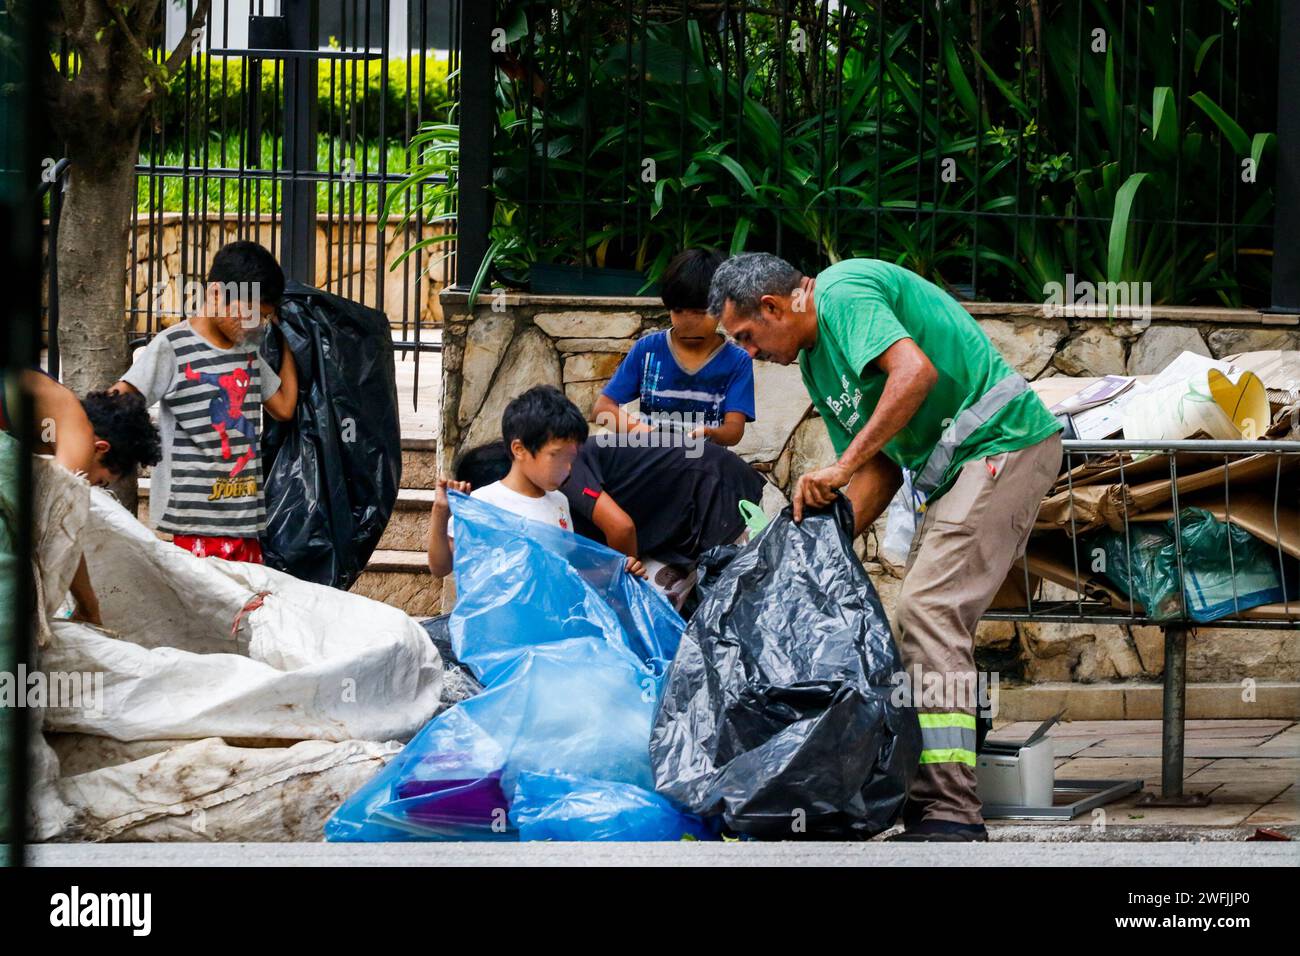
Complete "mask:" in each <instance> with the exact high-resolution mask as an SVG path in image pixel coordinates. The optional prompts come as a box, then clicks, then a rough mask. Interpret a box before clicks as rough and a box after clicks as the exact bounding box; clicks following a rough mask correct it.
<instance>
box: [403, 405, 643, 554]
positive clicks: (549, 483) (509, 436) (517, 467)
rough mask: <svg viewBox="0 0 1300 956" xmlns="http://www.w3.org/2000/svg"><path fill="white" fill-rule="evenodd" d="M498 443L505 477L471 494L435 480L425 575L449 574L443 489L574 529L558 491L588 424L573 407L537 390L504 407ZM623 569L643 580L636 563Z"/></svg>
mask: <svg viewBox="0 0 1300 956" xmlns="http://www.w3.org/2000/svg"><path fill="white" fill-rule="evenodd" d="M501 439H502V442H503V444H504V445H505V447H506V448H507V449H509V452H510V457H511V462H510V471H509V473H508V474H507V475H506V476H505V477H504V478H502V479H501V480H500V481H494V482H492V483H491V484H488V485H484V486H482V487H480V488H475V489H474V490H473V491H472V492H471V491H470V485H469V482H465V481H454V480H452V479H449V478H446V477H440V478H439V479H438V484H437V492H436V493H435V495H434V501H433V511H432V513H431V515H430V521H429V544H428V552H429V570H430V571H431V572H432V573H433V575H434V577H438V578H444V577H446V576H447V575H448V574H450V573H451V571H452V565H453V552H454V541H453V538H454V535H455V525H454V522H453V520H452V517H451V507H450V505H449V503H448V501H447V489H448V488H453V489H455V490H457V491H462V492H470V493H471V494H472V496H473V497H475V498H480V499H482V500H483V501H486V502H488V503H489V504H493V505H496V506H497V507H498V508H502V509H504V510H506V511H509V512H511V513H512V514H517V515H520V516H522V517H524V518H528V519H530V520H532V521H540V522H542V523H544V524H550V525H558V526H559V527H561V528H563V529H564V530H565V531H572V530H573V518H572V516H571V515H570V513H569V499H568V498H566V497H565V496H564V495H562V494H561V493H560V492H559V490H558V489H559V487H560V485H562V484H564V479H566V478H568V477H569V469H570V468H572V467H573V460H574V459H575V458H576V457H577V456H578V449H579V448H580V447H581V446H582V443H583V442H584V441H586V440H587V421H586V419H585V418H584V417H583V414H582V412H580V411H579V410H578V406H576V405H574V404H573V402H571V401H569V399H568V398H566V397H565V395H564V393H563V392H561V391H560V390H559V389H558V388H554V387H553V386H550V385H536V386H534V387H533V388H530V389H529V390H528V391H526V392H524V393H523V394H522V395H520V396H518V397H517V398H515V399H514V400H512V401H511V402H510V404H509V405H507V406H506V410H505V413H504V414H502V416H501ZM627 569H628V571H630V572H631V573H633V574H636V575H639V576H641V577H645V569H644V568H642V567H641V562H640V561H638V560H637V559H636V558H632V557H629V558H628V559H627Z"/></svg>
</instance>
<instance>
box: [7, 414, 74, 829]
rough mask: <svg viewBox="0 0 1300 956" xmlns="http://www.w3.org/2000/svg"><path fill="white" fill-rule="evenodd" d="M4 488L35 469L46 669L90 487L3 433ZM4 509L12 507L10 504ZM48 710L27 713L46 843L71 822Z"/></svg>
mask: <svg viewBox="0 0 1300 956" xmlns="http://www.w3.org/2000/svg"><path fill="white" fill-rule="evenodd" d="M0 446H2V447H0V459H2V460H3V470H4V479H3V482H2V484H3V487H4V488H5V489H7V490H16V489H17V487H18V481H17V477H16V476H17V472H16V470H15V469H17V468H20V467H24V466H25V465H26V464H27V463H28V462H30V466H31V476H32V501H31V531H32V583H33V585H34V587H35V589H36V605H35V610H36V613H35V614H34V615H33V627H32V632H33V634H32V637H33V640H32V642H31V644H30V645H29V646H28V655H29V658H28V659H29V660H30V661H31V669H32V670H40V669H41V667H42V666H43V654H44V645H45V644H47V643H48V642H49V640H50V638H51V634H50V619H51V617H52V616H53V614H54V612H55V611H56V610H57V609H58V607H59V605H60V604H61V603H62V602H63V598H64V596H65V594H66V593H67V590H68V587H69V586H70V585H71V583H72V578H73V575H74V574H75V573H76V570H77V565H78V563H79V562H80V560H81V549H80V546H79V545H78V543H77V542H78V539H79V538H80V536H81V534H82V532H83V531H84V529H85V526H86V522H87V521H88V518H89V513H90V485H89V484H88V483H87V481H86V479H85V478H84V477H82V476H79V475H75V474H73V473H72V472H70V471H68V470H67V469H66V468H64V467H63V466H62V465H60V464H58V463H57V462H56V461H54V459H53V458H49V457H47V456H34V457H33V456H23V455H22V454H21V449H20V448H19V447H18V443H17V442H16V441H14V440H13V438H12V436H10V435H9V434H8V433H0ZM4 507H6V508H8V507H9V502H8V501H7V500H6V501H5V504H4ZM44 721H45V711H44V708H41V707H32V708H30V712H29V714H28V725H27V728H28V747H27V780H28V794H27V834H28V838H29V839H32V840H46V839H51V838H53V837H55V836H57V835H58V834H59V833H62V832H63V831H64V829H65V828H66V827H67V826H68V823H69V821H70V820H71V819H72V810H71V808H69V807H67V806H66V805H64V803H63V802H62V800H60V799H59V795H58V790H57V788H56V787H55V785H54V784H55V781H57V780H58V778H59V773H60V771H59V761H58V758H57V757H56V756H55V753H54V751H53V750H51V749H50V747H49V745H48V744H47V743H46V742H45V736H44V734H42V733H41V728H42V727H43V725H44Z"/></svg>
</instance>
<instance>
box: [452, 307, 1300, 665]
mask: <svg viewBox="0 0 1300 956" xmlns="http://www.w3.org/2000/svg"><path fill="white" fill-rule="evenodd" d="M442 307H443V313H444V315H445V317H446V319H445V324H444V328H443V379H442V381H443V406H442V407H443V410H444V411H443V420H442V434H441V440H440V447H439V456H440V457H439V461H440V465H441V466H442V467H443V469H444V470H446V469H448V468H449V466H450V463H451V461H452V460H453V459H454V456H455V454H456V453H457V452H458V451H460V450H461V449H463V448H470V447H473V446H475V445H478V444H480V443H482V442H485V441H490V440H492V439H494V438H496V437H499V434H500V431H499V430H500V421H501V412H502V411H503V409H504V408H505V405H506V403H507V402H508V401H509V400H510V399H511V398H512V397H513V396H515V395H517V394H518V393H519V392H521V391H522V390H523V389H525V388H527V387H528V386H530V385H535V384H540V383H545V384H550V385H556V386H559V387H563V388H564V390H565V392H566V393H567V394H568V395H569V397H570V398H571V399H572V400H573V401H574V402H575V403H576V404H577V405H578V406H579V407H580V408H581V409H582V410H583V411H584V412H589V411H590V409H591V407H592V404H593V403H594V401H595V399H596V396H597V395H598V394H599V393H600V390H601V388H602V387H603V386H604V384H605V383H606V382H607V381H608V380H609V377H610V376H611V375H612V374H613V372H614V369H615V368H616V367H617V366H618V363H619V362H620V361H621V360H622V357H623V355H624V354H626V353H627V351H628V350H629V349H630V348H631V346H632V343H633V342H634V341H635V340H636V338H637V337H638V336H639V335H642V334H644V333H646V332H648V331H651V330H653V329H659V328H664V327H666V326H667V324H668V316H667V313H666V312H665V311H664V309H663V307H662V305H660V303H659V302H658V300H655V299H641V298H638V299H622V298H620V299H605V298H576V297H568V296H565V297H554V296H526V295H498V296H496V297H495V298H493V297H491V296H482V297H480V299H479V301H478V302H477V303H476V304H475V308H474V310H473V313H472V314H471V313H470V312H469V310H468V309H467V307H466V297H465V296H464V295H463V294H460V293H453V292H450V291H448V292H444V293H443V294H442ZM967 308H968V309H969V311H970V312H971V313H972V315H974V316H975V318H976V319H977V321H979V323H980V325H981V327H982V328H983V329H984V330H985V332H986V333H987V334H988V335H989V338H990V339H991V340H992V341H993V343H994V345H996V346H997V347H998V349H999V350H1000V351H1001V352H1002V354H1003V355H1004V356H1005V357H1006V358H1007V360H1008V361H1009V362H1010V363H1011V364H1012V365H1013V366H1014V367H1015V368H1016V369H1017V370H1018V371H1019V372H1020V373H1021V374H1023V375H1024V376H1025V377H1026V378H1029V379H1031V380H1032V379H1038V378H1044V377H1050V376H1053V375H1076V376H1093V375H1104V374H1108V373H1124V372H1127V373H1131V374H1144V373H1149V372H1155V371H1158V370H1159V369H1160V368H1162V367H1163V366H1164V365H1165V364H1166V363H1167V362H1168V361H1169V360H1170V359H1171V358H1173V357H1174V356H1175V355H1177V354H1178V353H1179V352H1182V351H1184V350H1191V351H1194V352H1199V353H1201V354H1204V355H1214V356H1216V357H1217V356H1223V355H1230V354H1233V353H1236V352H1244V351H1254V350H1257V349H1276V348H1291V349H1300V329H1298V328H1297V327H1296V325H1295V322H1294V317H1272V316H1270V317H1265V316H1261V315H1260V314H1258V313H1256V312H1251V311H1246V310H1215V309H1190V308H1189V309H1165V310H1157V311H1156V312H1155V314H1154V315H1153V319H1152V322H1151V323H1150V325H1149V326H1146V327H1140V326H1135V325H1134V324H1132V323H1130V322H1126V321H1116V322H1113V323H1111V322H1107V321H1106V320H1104V319H1100V320H1094V319H1069V320H1067V319H1063V318H1050V317H1046V316H1044V315H1043V314H1042V309H1041V307H1038V306H1026V305H1005V304H993V303H972V304H970V305H968V307H967ZM1265 318H1269V319H1273V318H1280V319H1281V320H1282V321H1283V322H1287V321H1288V319H1289V320H1290V321H1289V324H1278V325H1273V324H1265V323H1264V321H1263V320H1264V319H1265ZM754 372H755V390H756V400H757V420H756V421H754V422H752V423H750V425H749V426H748V427H747V428H746V430H745V437H744V440H743V441H742V442H741V444H740V445H738V446H737V447H736V449H735V450H736V451H737V452H738V453H739V454H740V455H741V456H742V457H744V458H745V459H746V460H748V461H750V462H752V463H753V465H754V467H755V468H756V469H757V470H758V471H760V472H762V473H763V475H764V477H765V478H766V479H767V488H766V492H765V500H764V506H765V509H766V510H769V511H773V510H775V509H776V508H778V507H781V506H783V505H784V504H785V503H786V500H787V497H786V496H787V495H788V493H789V490H790V488H791V487H792V486H793V484H794V482H795V481H797V480H798V478H799V476H800V475H802V474H803V473H804V472H806V471H809V470H812V469H815V468H819V467H822V466H823V465H826V464H829V463H830V462H831V461H833V460H834V452H833V450H832V448H831V444H830V439H829V437H828V436H827V433H826V428H825V426H824V425H823V423H822V421H821V419H820V418H819V417H818V416H817V414H816V413H815V412H814V411H813V408H812V403H811V401H810V400H809V399H808V396H807V393H806V392H805V391H804V388H803V385H802V382H801V380H800V376H799V370H798V368H797V367H796V366H790V367H782V366H778V365H772V364H769V363H765V362H757V363H755V370H754ZM883 534H884V521H883V519H882V520H881V521H880V522H877V525H876V526H875V527H873V528H872V529H870V530H869V531H868V532H867V533H866V534H864V535H863V538H862V540H861V541H860V542H859V543H858V547H859V553H860V555H861V556H862V558H863V560H864V564H865V566H866V568H867V570H868V572H869V573H870V575H871V577H872V580H873V581H874V582H875V585H876V588H877V590H878V591H879V592H880V595H881V598H882V600H883V601H884V603H885V606H886V609H887V610H889V611H890V612H891V614H892V609H893V606H894V602H895V600H896V598H897V594H898V590H899V587H900V585H901V580H900V578H899V576H898V574H897V571H896V569H893V568H891V567H890V566H889V565H888V564H887V563H886V562H884V561H882V560H881V559H880V557H879V554H878V542H879V540H880V539H881V537H882V536H883ZM1163 650H1164V644H1163V637H1162V634H1161V632H1160V630H1159V628H1154V627H1136V628H1128V627H1119V626H1112V625H1102V626H1096V625H1092V626H1083V625H1072V624H1048V623H1042V624H1039V623H1026V624H1014V623H1009V622H985V623H983V624H981V625H980V630H979V634H978V653H979V657H980V662H981V665H982V666H984V667H987V668H989V669H994V670H997V671H999V672H1001V673H1002V674H1003V675H1005V676H1007V677H1023V678H1024V679H1025V680H1027V681H1030V682H1046V681H1081V682H1094V681H1107V680H1115V679H1124V678H1145V679H1152V678H1155V677H1158V676H1159V675H1160V674H1161V673H1162V671H1163V668H1164V661H1163ZM1188 674H1189V678H1190V679H1191V680H1195V681H1236V680H1240V679H1241V678H1243V677H1253V678H1255V679H1256V680H1295V679H1297V677H1298V676H1300V633H1297V632H1294V631H1291V632H1287V631H1241V630H1227V629H1220V630H1215V629H1206V630H1201V631H1199V632H1198V633H1197V634H1196V636H1195V637H1194V638H1193V639H1192V640H1191V642H1190V644H1189V650H1188Z"/></svg>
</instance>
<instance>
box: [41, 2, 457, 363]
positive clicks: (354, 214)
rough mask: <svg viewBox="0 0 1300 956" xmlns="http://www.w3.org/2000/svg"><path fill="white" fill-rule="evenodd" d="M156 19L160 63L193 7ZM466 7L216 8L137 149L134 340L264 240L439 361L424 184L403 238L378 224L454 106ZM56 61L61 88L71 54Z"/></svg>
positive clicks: (435, 263) (443, 279) (407, 205)
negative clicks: (430, 124)
mask: <svg viewBox="0 0 1300 956" xmlns="http://www.w3.org/2000/svg"><path fill="white" fill-rule="evenodd" d="M159 7H160V11H159V15H160V16H161V17H163V18H165V23H164V28H163V30H162V32H161V39H160V42H159V44H158V45H157V47H156V49H155V50H154V56H155V59H156V60H157V61H159V62H161V61H162V59H164V58H165V57H166V55H167V52H168V50H169V49H170V48H172V47H174V46H175V44H176V42H177V39H178V35H177V34H178V31H179V30H182V29H183V28H184V25H185V24H186V23H188V21H189V19H190V17H191V15H192V14H193V11H194V8H195V0H185V2H183V3H180V4H174V3H171V2H170V0H169V2H167V3H162V4H160V5H159ZM459 10H460V3H459V2H458V0H215V2H214V3H213V4H212V10H211V12H210V14H209V16H208V18H207V20H206V23H205V25H204V27H203V31H202V34H201V37H200V39H199V42H198V43H197V44H196V47H195V50H194V52H193V53H192V55H191V57H190V59H189V61H188V63H187V64H186V65H185V67H184V68H183V69H182V70H181V71H179V72H178V73H177V74H176V75H175V77H174V78H173V81H172V82H171V84H170V87H169V95H168V97H167V99H166V103H165V106H164V109H163V111H162V113H161V115H160V116H159V117H158V118H157V119H156V121H155V122H153V123H151V124H150V125H149V126H148V127H147V128H146V129H145V130H144V132H143V134H142V137H141V145H140V159H139V162H138V164H137V166H136V186H137V196H138V204H137V206H138V213H137V216H136V218H135V220H134V221H133V222H130V223H128V229H129V236H130V251H129V257H130V263H131V265H128V268H127V272H126V275H125V289H126V297H127V298H126V301H127V307H126V314H127V319H128V329H129V332H128V334H129V336H130V338H131V342H132V344H133V345H136V344H141V343H143V342H144V341H147V340H148V339H149V338H150V337H151V336H152V335H154V334H155V333H157V332H158V331H159V330H160V329H161V328H163V327H164V326H165V325H166V324H169V323H170V322H172V321H176V320H177V319H178V318H180V317H181V316H182V314H183V313H184V311H185V309H186V307H187V300H192V298H193V290H194V288H195V287H196V286H197V285H198V284H200V283H202V281H203V279H204V277H205V275H206V272H207V268H208V266H209V264H210V263H211V260H212V257H213V256H214V255H215V254H216V252H217V250H218V249H219V248H220V246H221V245H223V244H224V243H226V242H229V241H233V240H235V239H252V240H255V241H258V242H261V243H262V244H263V245H265V246H267V247H268V248H270V249H271V250H272V251H273V252H275V253H276V254H277V256H278V257H279V258H280V261H281V264H282V265H283V267H284V269H285V273H286V275H287V276H288V277H289V278H291V279H297V280H299V281H302V282H304V283H307V284H309V285H315V286H318V287H321V288H324V289H326V290H328V291H332V292H335V293H336V294H339V295H342V296H344V297H346V298H350V299H354V300H357V301H361V302H364V303H366V304H368V305H371V306H373V307H375V308H377V309H380V310H381V311H385V312H387V313H388V316H389V319H390V322H391V324H392V325H393V327H394V330H395V340H396V341H397V342H398V345H399V348H400V349H401V350H402V351H403V353H406V354H409V353H411V352H415V353H416V354H417V355H418V353H419V352H421V351H428V350H436V349H438V348H440V345H439V344H438V339H437V338H436V336H433V335H432V334H431V327H432V326H433V325H434V324H436V317H437V316H436V292H437V291H438V289H440V288H441V287H442V285H444V284H446V283H447V282H448V281H449V280H450V277H451V266H450V262H449V261H446V262H444V261H440V259H441V257H443V256H444V255H445V253H442V252H438V251H433V252H430V251H427V250H426V249H423V248H418V247H417V248H414V251H413V252H410V250H412V248H413V247H416V246H417V243H418V242H419V240H420V239H421V238H424V237H426V236H427V235H429V234H430V232H431V231H436V230H437V229H438V228H441V227H439V226H437V225H436V224H432V223H429V222H427V221H426V220H425V218H424V215H423V212H422V209H421V200H422V191H421V190H422V189H423V188H425V187H423V186H421V187H419V188H417V189H415V190H413V191H411V192H408V193H406V194H404V196H403V197H402V202H401V203H399V204H398V205H397V206H396V207H395V208H393V209H392V215H393V222H394V223H396V222H397V221H398V220H401V219H402V218H403V217H404V216H406V215H407V214H409V216H410V218H409V222H406V223H405V225H402V226H400V227H398V226H396V225H392V224H390V226H389V227H388V228H387V229H385V228H380V227H379V225H378V223H377V220H378V218H379V215H380V213H381V212H382V211H383V210H384V208H385V204H386V202H387V200H388V194H389V192H390V191H391V190H392V187H393V186H394V185H395V184H397V183H399V182H401V181H402V180H403V179H404V178H406V175H407V172H406V171H407V169H408V168H409V167H410V165H411V148H410V146H409V143H410V140H411V137H412V136H413V135H414V134H415V132H416V131H417V130H418V129H419V128H420V125H421V124H422V123H424V122H425V121H426V120H431V119H440V120H446V118H447V117H448V114H449V105H450V103H452V102H454V99H455V97H456V95H457V89H456V83H457V80H456V71H457V69H458V67H459V46H458V38H459V29H460V26H459ZM54 52H55V56H56V58H57V60H58V62H59V64H60V66H61V69H62V70H63V71H64V73H65V75H66V74H67V72H68V71H69V70H71V69H73V68H74V66H73V60H72V58H71V57H69V56H68V55H67V49H66V47H65V48H63V49H59V50H55V51H54ZM428 185H429V186H430V187H432V186H435V185H436V183H432V182H431V183H429V184H428ZM49 211H50V230H51V233H50V241H49V249H50V253H49V255H48V257H47V270H48V273H49V276H50V280H51V281H50V282H49V283H48V287H49V292H48V294H47V301H46V305H45V311H46V315H45V325H46V328H47V340H48V342H49V346H50V361H51V370H52V371H55V372H57V367H58V297H57V281H56V277H57V260H56V257H55V256H54V254H53V251H54V249H55V248H56V243H55V242H54V237H55V235H56V234H57V232H56V231H57V221H58V211H59V204H58V196H57V191H56V194H55V195H54V196H53V197H52V200H51V203H50V210H49ZM447 251H448V252H450V253H452V254H454V242H452V243H450V244H449V247H448V250H447ZM407 252H409V253H410V254H409V256H408V257H407V258H406V259H404V260H403V261H402V262H401V264H400V265H398V266H397V268H396V271H391V272H390V266H392V265H393V263H394V262H396V261H397V259H398V258H399V257H400V256H401V255H402V254H403V253H407ZM395 294H400V296H399V297H398V298H396V299H394V295H395ZM431 295H432V296H435V302H434V304H433V305H432V306H426V304H427V303H428V300H429V297H430V296H431ZM415 374H416V384H417V388H418V379H419V372H418V366H417V371H416V373H415Z"/></svg>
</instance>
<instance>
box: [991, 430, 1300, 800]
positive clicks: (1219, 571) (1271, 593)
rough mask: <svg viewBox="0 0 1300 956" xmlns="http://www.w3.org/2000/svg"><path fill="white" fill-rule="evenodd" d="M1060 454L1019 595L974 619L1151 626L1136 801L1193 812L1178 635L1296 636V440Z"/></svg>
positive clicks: (1299, 506)
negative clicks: (1151, 791)
mask: <svg viewBox="0 0 1300 956" xmlns="http://www.w3.org/2000/svg"><path fill="white" fill-rule="evenodd" d="M1064 446H1065V461H1064V466H1065V468H1064V471H1063V472H1062V477H1061V478H1060V479H1058V481H1057V484H1056V487H1055V489H1054V491H1053V493H1052V494H1051V495H1050V496H1049V497H1048V498H1047V499H1046V500H1045V501H1044V503H1043V505H1042V507H1041V508H1040V510H1039V514H1038V521H1037V524H1036V529H1037V530H1036V533H1035V535H1034V537H1033V538H1031V540H1030V544H1029V548H1028V551H1027V553H1026V556H1025V558H1024V559H1023V560H1022V561H1021V562H1020V565H1021V567H1020V569H1019V572H1020V576H1021V580H1017V576H1016V574H1014V573H1013V575H1012V578H1011V581H1012V582H1014V583H1016V584H1018V585H1021V586H1022V587H1021V590H1020V593H1019V594H1018V595H1005V596H1003V599H1002V600H1001V601H999V602H995V610H990V611H989V612H987V614H986V615H985V617H986V618H987V619H990V620H1005V621H1024V622H1035V621H1040V622H1041V621H1051V622H1061V623H1067V624H1116V625H1154V626H1158V627H1161V628H1163V629H1164V636H1165V656H1164V701H1163V708H1164V712H1163V723H1164V730H1163V740H1162V748H1161V751H1162V768H1161V793H1160V795H1159V796H1154V795H1150V796H1148V797H1146V798H1144V803H1145V805H1157V804H1159V805H1173V806H1196V805H1204V804H1205V803H1206V802H1208V801H1207V800H1206V799H1204V798H1203V797H1201V796H1199V795H1196V794H1190V795H1185V794H1184V793H1183V728H1184V721H1185V715H1186V709H1187V703H1186V701H1187V692H1186V681H1187V639H1188V636H1189V635H1190V634H1192V633H1194V631H1195V629H1196V628H1197V627H1214V628H1249V629H1255V630H1258V629H1289V630H1297V629H1300V573H1298V571H1300V561H1298V560H1297V559H1300V497H1298V496H1297V494H1296V487H1297V481H1298V480H1300V471H1298V470H1297V469H1300V442H1294V441H1203V440H1189V441H1166V442H1149V441H1125V440H1113V441H1066V442H1065V443H1064ZM1193 525H1195V526H1197V527H1198V529H1199V530H1192V526H1193ZM1206 532H1209V533H1208V534H1206ZM1207 545H1209V546H1215V547H1214V550H1213V552H1212V553H1211V551H1210V548H1209V547H1207ZM1218 546H1224V547H1218ZM1051 586H1054V588H1053V590H1054V591H1055V592H1056V596H1055V597H1050V598H1049V597H1047V596H1046V595H1045V594H1044V592H1045V591H1046V590H1047V589H1048V588H1049V587H1051ZM1036 595H1037V596H1036Z"/></svg>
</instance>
